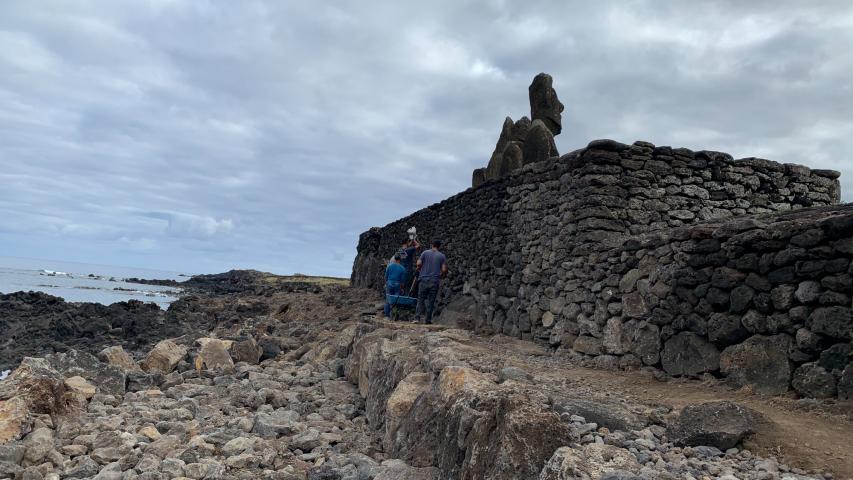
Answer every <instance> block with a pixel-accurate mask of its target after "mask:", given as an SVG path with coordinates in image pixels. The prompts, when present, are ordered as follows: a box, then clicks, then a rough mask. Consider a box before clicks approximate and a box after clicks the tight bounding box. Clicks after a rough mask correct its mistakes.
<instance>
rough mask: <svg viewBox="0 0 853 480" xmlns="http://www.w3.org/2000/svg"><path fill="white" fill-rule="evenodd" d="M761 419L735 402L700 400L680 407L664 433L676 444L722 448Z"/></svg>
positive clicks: (741, 437)
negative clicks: (703, 401)
mask: <svg viewBox="0 0 853 480" xmlns="http://www.w3.org/2000/svg"><path fill="white" fill-rule="evenodd" d="M761 420H762V419H761V416H760V414H759V413H758V412H755V411H753V410H750V409H749V408H746V407H744V406H742V405H738V404H737V403H733V402H708V403H700V404H694V405H688V406H686V407H684V408H683V409H682V410H681V413H680V414H679V415H678V417H677V418H676V420H675V422H674V423H673V424H672V425H670V426H669V428H668V429H667V435H669V437H670V440H672V441H673V442H675V443H676V444H678V445H686V446H692V447H696V446H711V447H717V448H719V449H720V450H726V449H729V448H733V447H734V446H735V445H737V444H738V443H740V442H741V440H743V439H744V438H745V437H746V436H747V435H750V434H751V433H753V432H755V428H756V425H757V423H758V422H759V421H761Z"/></svg>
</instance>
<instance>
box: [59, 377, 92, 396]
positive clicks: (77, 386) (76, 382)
mask: <svg viewBox="0 0 853 480" xmlns="http://www.w3.org/2000/svg"><path fill="white" fill-rule="evenodd" d="M65 386H66V387H67V388H68V390H69V391H71V392H72V393H73V394H75V395H79V396H80V397H82V398H85V399H86V400H91V398H92V397H94V396H95V392H96V389H95V386H94V385H92V384H91V383H89V381H88V380H86V379H85V378H83V377H81V376H74V377H71V378H66V379H65Z"/></svg>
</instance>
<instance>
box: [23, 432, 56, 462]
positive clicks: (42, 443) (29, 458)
mask: <svg viewBox="0 0 853 480" xmlns="http://www.w3.org/2000/svg"><path fill="white" fill-rule="evenodd" d="M24 446H25V447H26V448H27V450H26V452H25V453H24V461H26V462H28V463H29V464H30V465H37V464H39V463H41V461H42V459H44V457H46V456H47V454H48V453H50V451H51V450H53V430H51V429H49V428H44V427H42V428H37V429H35V430H33V431H32V433H30V434H29V435H27V436H26V437H24Z"/></svg>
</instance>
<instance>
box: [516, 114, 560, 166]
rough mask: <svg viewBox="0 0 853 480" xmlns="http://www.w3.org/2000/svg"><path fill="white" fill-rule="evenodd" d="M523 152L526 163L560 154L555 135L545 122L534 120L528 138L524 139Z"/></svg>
mask: <svg viewBox="0 0 853 480" xmlns="http://www.w3.org/2000/svg"><path fill="white" fill-rule="evenodd" d="M522 153H523V158H524V160H523V161H522V163H523V164H524V165H527V164H528V163H533V162H539V161H542V160H548V159H549V158H551V157H556V156H559V155H560V154H559V153H558V152H557V144H555V143H554V135H552V134H551V130H549V129H548V127H547V126H545V122H543V121H542V120H539V119H536V120H533V124H532V125H531V126H530V131H529V132H528V133H527V138H525V139H524V148H523V150H522Z"/></svg>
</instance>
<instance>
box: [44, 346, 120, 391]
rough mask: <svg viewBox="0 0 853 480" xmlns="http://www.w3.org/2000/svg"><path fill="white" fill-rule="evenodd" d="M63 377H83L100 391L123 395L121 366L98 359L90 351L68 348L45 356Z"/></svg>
mask: <svg viewBox="0 0 853 480" xmlns="http://www.w3.org/2000/svg"><path fill="white" fill-rule="evenodd" d="M45 358H46V359H47V360H48V362H50V364H51V366H53V368H55V369H56V370H57V371H58V372H59V373H60V374H61V375H62V376H64V377H74V376H79V377H83V378H85V379H86V380H88V381H89V382H91V383H92V384H93V385H94V386H95V387H96V388H97V389H98V391H99V392H100V393H104V394H107V395H124V391H125V383H126V374H125V371H124V370H123V369H122V368H119V367H117V366H114V365H110V364H108V363H104V362H102V361H100V360H98V358H97V357H95V356H94V355H92V354H90V353H86V352H81V351H79V350H69V351H67V352H64V353H54V354H52V355H48V356H47V357H45Z"/></svg>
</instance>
